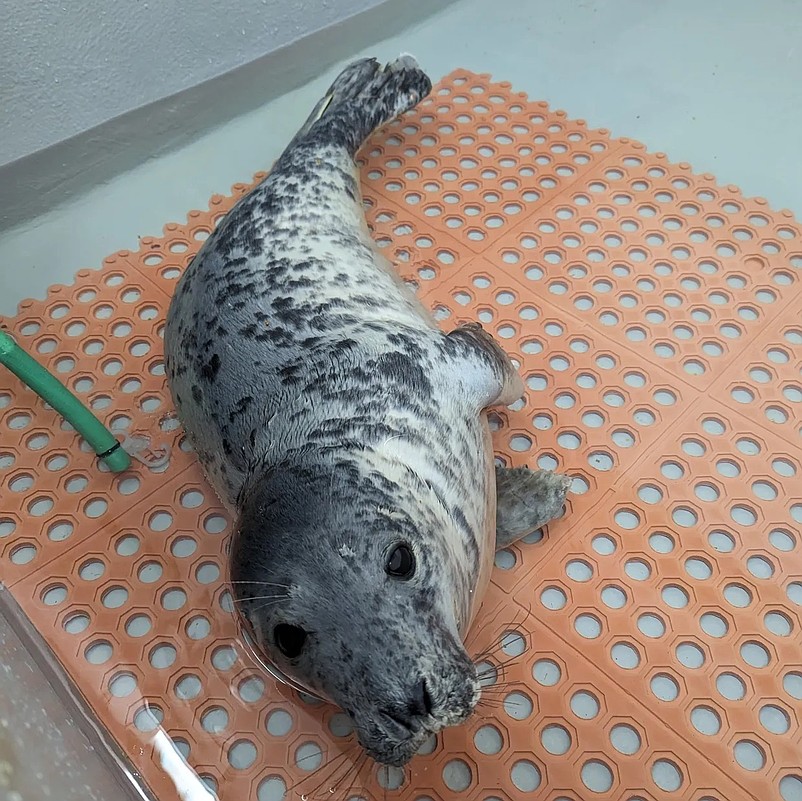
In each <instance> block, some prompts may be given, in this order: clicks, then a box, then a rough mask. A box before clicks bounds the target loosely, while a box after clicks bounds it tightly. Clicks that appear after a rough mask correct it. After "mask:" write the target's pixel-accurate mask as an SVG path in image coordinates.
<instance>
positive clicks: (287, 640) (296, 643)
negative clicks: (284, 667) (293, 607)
mask: <svg viewBox="0 0 802 801" xmlns="http://www.w3.org/2000/svg"><path fill="white" fill-rule="evenodd" d="M273 639H275V641H276V645H277V646H278V649H279V651H281V653H282V654H284V656H286V657H287V659H295V657H296V656H299V655H300V653H301V651H302V650H303V647H304V643H305V642H306V632H305V631H304V630H303V629H302V628H301V627H300V626H292V625H290V624H289V623H279V624H278V626H276V627H275V628H274V629H273Z"/></svg>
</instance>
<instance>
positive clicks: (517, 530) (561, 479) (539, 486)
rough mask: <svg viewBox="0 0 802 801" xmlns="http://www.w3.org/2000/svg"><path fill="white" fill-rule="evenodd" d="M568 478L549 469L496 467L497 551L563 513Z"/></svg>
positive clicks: (568, 483)
mask: <svg viewBox="0 0 802 801" xmlns="http://www.w3.org/2000/svg"><path fill="white" fill-rule="evenodd" d="M570 486H571V479H570V478H568V476H564V475H561V474H560V473H552V472H551V471H550V470H530V469H529V468H528V467H499V466H498V465H496V496H497V505H496V548H497V549H498V548H505V547H506V546H507V545H512V543H514V542H516V541H517V540H519V539H521V538H522V537H525V536H526V535H527V534H531V533H532V532H533V531H537V530H538V529H539V528H540V527H541V526H545V525H546V523H548V522H549V521H550V520H553V519H554V518H555V517H557V516H558V515H559V514H560V512H562V508H563V504H564V503H565V496H566V495H567V494H568V488H569V487H570Z"/></svg>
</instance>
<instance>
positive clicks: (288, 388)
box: [165, 58, 521, 764]
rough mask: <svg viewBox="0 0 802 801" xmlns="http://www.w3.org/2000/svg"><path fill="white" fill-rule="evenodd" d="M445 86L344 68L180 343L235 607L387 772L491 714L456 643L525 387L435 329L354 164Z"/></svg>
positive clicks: (188, 309)
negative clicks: (408, 577)
mask: <svg viewBox="0 0 802 801" xmlns="http://www.w3.org/2000/svg"><path fill="white" fill-rule="evenodd" d="M430 88H431V84H430V81H429V79H428V78H427V77H426V75H425V74H424V73H423V72H422V71H421V70H420V69H419V68H418V67H417V65H416V64H415V63H414V61H413V60H411V59H409V58H402V59H400V60H399V61H397V62H394V63H393V64H391V65H389V66H388V67H386V68H384V69H382V68H380V67H379V66H378V65H377V64H376V62H375V61H373V60H364V61H360V62H356V63H355V64H353V65H351V66H350V67H349V68H347V70H346V71H345V72H344V73H343V74H342V75H341V76H340V78H338V80H337V81H336V82H335V84H334V86H333V87H332V90H330V92H329V95H327V98H326V99H324V100H323V101H321V103H320V104H319V106H318V108H317V109H316V110H315V112H313V114H312V117H310V120H309V121H308V122H307V124H306V125H305V126H304V128H303V129H302V130H301V131H300V132H299V134H298V136H297V137H296V138H295V140H293V143H292V144H291V145H290V147H288V149H287V150H286V151H285V152H284V154H283V155H282V156H281V158H280V159H279V161H278V162H277V163H276V165H275V167H274V169H273V170H272V172H271V173H270V175H269V176H268V178H267V179H266V180H265V181H264V182H262V183H261V184H260V185H259V186H258V187H257V188H256V189H255V190H254V191H252V192H251V193H250V194H249V195H248V196H246V197H245V198H244V199H243V200H241V201H240V202H239V203H238V204H237V206H236V207H235V208H234V209H233V210H232V211H231V212H230V213H229V215H228V216H227V217H226V218H225V219H224V220H223V221H222V223H221V224H220V225H219V226H218V228H217V229H216V230H215V232H214V233H213V234H212V236H210V237H209V239H208V240H207V242H206V243H205V244H204V246H203V248H202V249H201V251H200V252H199V253H198V255H197V256H196V257H195V259H194V260H193V262H192V263H191V265H190V266H189V267H188V269H187V271H186V272H185V274H184V275H183V277H182V278H181V280H180V282H179V284H178V286H177V289H176V292H175V297H174V299H173V301H172V304H171V306H170V310H169V314H168V318H167V326H166V331H165V346H166V367H167V375H168V379H169V383H170V387H171V391H172V393H173V398H174V401H175V404H176V407H177V410H178V413H179V416H180V418H181V420H182V422H183V424H184V426H185V428H186V431H187V434H188V436H189V438H190V440H191V442H192V444H193V446H194V448H195V450H196V452H197V454H198V457H199V459H200V461H201V464H202V465H203V468H204V470H205V471H206V474H207V476H208V478H209V481H210V482H211V483H212V485H213V486H214V487H215V489H216V491H217V492H218V494H219V495H220V497H221V499H222V500H223V502H224V503H225V504H226V505H227V506H228V508H229V509H230V510H231V511H232V513H233V515H234V516H235V519H236V531H235V534H234V538H233V541H232V545H231V554H230V560H231V563H230V574H231V579H232V581H233V587H234V590H235V594H236V596H237V601H238V603H239V605H240V608H241V609H242V611H243V613H244V615H245V616H246V618H247V619H248V620H249V621H250V624H251V626H252V627H253V629H254V633H255V637H256V639H257V641H258V642H259V644H260V646H261V647H262V648H263V649H264V650H265V652H266V653H267V654H268V655H269V656H270V658H271V659H272V660H273V661H274V662H275V663H276V664H277V665H278V666H279V667H280V669H281V670H283V671H284V672H285V673H287V674H288V675H289V676H291V677H293V678H295V679H296V680H297V681H299V682H300V683H301V684H303V685H304V686H306V687H308V688H310V689H311V690H312V691H314V692H316V693H318V694H320V695H322V696H323V697H325V698H328V699H330V700H332V701H334V702H335V703H337V704H339V705H340V706H341V707H343V708H344V709H345V710H346V711H347V712H348V713H349V714H350V715H351V716H352V717H353V719H354V721H355V725H356V730H357V734H358V736H359V739H360V742H361V743H362V744H363V745H364V746H365V748H366V749H367V750H368V752H369V753H370V754H371V755H372V756H374V758H376V759H378V760H379V761H382V762H386V763H388V764H403V763H404V762H405V761H407V760H408V759H409V758H410V757H411V756H412V754H414V752H415V750H416V749H417V748H418V747H419V745H420V744H421V743H422V742H423V740H424V739H425V738H426V737H427V736H428V734H429V732H432V731H436V730H437V729H439V728H442V727H443V726H446V725H452V724H455V723H458V722H460V721H461V720H463V719H465V717H467V716H468V715H469V714H470V712H471V710H472V708H473V706H474V705H475V703H476V701H477V698H478V693H479V686H478V682H477V680H476V673H475V668H474V666H473V664H472V663H471V661H470V659H469V658H468V656H467V654H466V653H465V650H464V647H463V645H462V637H463V635H464V634H465V632H466V630H467V627H468V626H469V624H470V622H471V620H472V617H473V615H474V613H475V610H476V607H477V605H478V601H479V600H480V599H481V595H482V593H483V591H484V588H485V586H486V583H487V581H488V578H489V571H490V568H491V565H492V555H493V551H494V536H495V531H494V521H495V513H496V509H495V477H494V471H493V462H492V450H491V445H490V438H489V430H488V426H487V421H486V418H485V416H484V414H483V409H484V408H485V407H486V406H487V405H488V404H489V403H492V402H496V401H499V400H501V401H503V402H511V401H512V400H515V399H516V397H517V396H518V395H516V392H518V394H520V389H521V385H520V379H517V383H516V380H515V378H514V377H513V378H511V376H512V373H513V371H512V368H511V366H510V365H509V362H508V360H506V358H504V357H503V355H501V354H500V352H499V353H496V352H495V351H494V350H493V348H492V347H486V345H487V343H483V342H479V344H477V342H478V341H479V340H482V335H481V334H479V333H477V332H476V331H472V330H471V329H467V330H460V331H458V332H455V333H454V334H452V335H451V336H447V335H444V334H443V333H441V332H440V331H439V330H438V329H437V327H436V326H435V324H434V323H433V321H432V320H431V318H430V317H429V315H428V314H427V313H426V312H424V311H423V309H422V308H421V306H420V304H419V303H418V301H417V300H416V299H415V297H414V295H412V294H411V293H410V292H409V291H408V290H407V289H406V288H405V287H404V286H403V285H402V283H401V282H400V281H399V279H398V278H397V276H396V275H395V274H394V272H393V271H392V269H391V268H390V267H389V266H388V265H387V264H386V262H385V261H384V260H383V259H382V257H381V256H380V255H378V254H377V252H376V250H375V248H374V246H373V243H372V241H371V239H370V236H369V234H368V231H367V228H366V226H365V221H364V214H363V208H362V203H361V198H360V194H359V188H358V187H359V184H358V173H357V168H356V166H355V163H354V156H355V154H356V152H357V150H358V149H359V147H360V146H361V145H362V143H363V142H364V140H365V139H366V138H367V137H368V135H369V134H370V133H372V132H373V130H374V129H376V128H377V127H379V126H380V125H381V124H383V123H385V122H387V121H389V120H391V119H392V118H393V117H395V116H396V115H397V114H398V113H400V112H403V111H404V110H406V109H408V108H411V107H412V106H414V105H415V104H416V103H417V102H418V101H419V100H420V99H421V98H422V97H424V96H425V95H426V94H427V93H428V92H429V90H430ZM318 117H319V119H318ZM477 338H478V339H477ZM505 392H506V393H507V395H509V397H508V398H507V397H506V396H505ZM401 540H403V541H407V542H409V543H410V544H411V545H412V546H413V548H414V551H415V554H416V557H417V560H418V571H417V573H416V575H415V577H414V578H413V580H412V581H409V582H400V581H397V580H393V579H391V578H388V576H387V575H386V574H385V572H384V564H385V561H386V556H387V553H388V551H389V549H390V548H391V547H392V546H393V545H394V544H395V543H397V542H398V541H401ZM265 597H268V598H269V600H264V598H265ZM278 622H288V623H292V624H294V625H299V626H302V627H303V628H305V629H306V630H307V631H308V632H309V637H308V641H307V645H306V647H305V649H304V652H303V653H302V654H301V656H300V657H299V658H298V659H296V660H292V661H291V660H287V659H285V658H284V657H283V656H282V655H281V654H280V652H279V651H278V650H277V649H276V648H275V646H274V644H273V642H272V631H273V628H274V626H275V625H276V623H278ZM420 675H425V676H426V677H427V680H428V681H429V682H430V693H431V696H432V703H433V707H434V713H433V715H432V716H431V718H430V719H428V720H425V721H423V722H421V724H420V725H421V728H420V730H419V731H411V730H410V731H407V730H401V729H399V728H398V727H397V726H395V727H394V726H393V724H392V721H391V720H388V718H387V716H386V714H384V712H385V711H387V710H390V711H392V710H394V709H396V710H397V709H403V708H405V705H407V703H408V697H409V692H410V684H411V682H412V681H413V680H415V679H416V678H417V677H418V676H420ZM402 728H403V727H402Z"/></svg>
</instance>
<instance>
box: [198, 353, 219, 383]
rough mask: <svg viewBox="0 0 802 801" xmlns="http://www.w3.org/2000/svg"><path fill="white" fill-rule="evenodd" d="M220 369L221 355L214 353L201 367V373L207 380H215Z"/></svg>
mask: <svg viewBox="0 0 802 801" xmlns="http://www.w3.org/2000/svg"><path fill="white" fill-rule="evenodd" d="M219 370H220V356H219V355H218V354H216V353H213V354H212V356H211V358H210V359H209V361H208V362H206V363H205V364H204V365H203V366H202V367H201V375H202V376H203V377H204V378H205V379H206V380H207V381H214V380H215V378H217V373H218V372H219Z"/></svg>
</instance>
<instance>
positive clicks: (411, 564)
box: [384, 543, 415, 581]
mask: <svg viewBox="0 0 802 801" xmlns="http://www.w3.org/2000/svg"><path fill="white" fill-rule="evenodd" d="M384 570H385V572H386V573H387V575H388V576H392V577H393V578H397V579H403V580H404V581H407V580H408V579H411V578H412V577H413V576H414V575H415V554H413V553H412V549H411V548H410V547H409V545H405V544H404V543H401V545H396V546H395V548H393V550H392V551H390V555H389V556H388V557H387V564H386V565H385V566H384Z"/></svg>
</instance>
